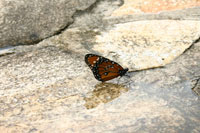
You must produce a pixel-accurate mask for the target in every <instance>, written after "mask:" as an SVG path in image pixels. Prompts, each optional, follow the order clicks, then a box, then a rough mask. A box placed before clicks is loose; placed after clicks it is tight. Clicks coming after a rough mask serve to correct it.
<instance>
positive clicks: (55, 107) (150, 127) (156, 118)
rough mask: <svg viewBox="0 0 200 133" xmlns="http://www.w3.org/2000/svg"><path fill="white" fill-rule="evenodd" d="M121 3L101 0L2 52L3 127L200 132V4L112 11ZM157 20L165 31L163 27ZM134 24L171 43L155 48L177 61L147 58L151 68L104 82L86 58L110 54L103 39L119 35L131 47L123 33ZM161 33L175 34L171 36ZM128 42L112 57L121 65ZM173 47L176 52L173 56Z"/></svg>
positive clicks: (0, 112)
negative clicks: (58, 29) (51, 32)
mask: <svg viewBox="0 0 200 133" xmlns="http://www.w3.org/2000/svg"><path fill="white" fill-rule="evenodd" d="M125 2H127V1H125ZM120 4H121V3H120V2H119V1H117V2H116V1H115V0H113V1H109V2H108V1H98V3H96V4H95V5H93V6H92V8H89V9H87V11H85V12H83V13H81V12H79V13H77V14H76V15H75V16H74V21H75V22H74V23H73V24H72V25H70V26H69V27H68V29H67V30H65V31H63V32H62V33H61V34H59V35H56V36H53V37H51V38H48V39H45V40H44V41H42V42H40V43H38V44H36V45H32V46H18V47H14V48H10V49H3V50H0V54H1V55H0V71H1V72H0V77H1V78H0V106H1V108H0V130H1V132H55V131H56V132H67V133H68V132H69V133H70V132H137V133H140V132H141V133H144V132H153V133H155V132H167V133H168V132H194V133H199V132H200V115H199V114H200V97H199V96H198V94H199V93H198V92H199V81H200V43H199V38H200V37H199V29H198V23H199V18H198V14H199V12H198V11H199V8H192V9H185V10H181V11H170V12H165V13H160V14H150V15H149V14H147V15H146V14H145V15H142V14H141V16H134V15H132V14H130V16H129V15H127V16H123V17H122V16H120V15H119V16H120V17H113V16H110V15H111V14H112V11H113V10H114V9H115V8H116V7H117V6H119V5H120ZM124 5H127V3H124ZM108 7H112V8H108ZM109 9H110V10H109ZM152 12H153V11H152ZM191 12H193V13H191ZM185 13H186V14H185ZM190 13H191V14H190ZM194 14H197V15H194ZM169 16H170V17H169ZM188 17H189V18H190V19H187V18H188ZM177 18H178V19H179V21H177ZM162 19H167V20H165V21H163V20H162ZM138 20H140V22H141V23H139V21H138ZM141 20H143V21H141ZM148 20H149V21H148ZM152 20H153V21H152ZM175 20H176V21H175ZM183 20H184V21H183ZM194 20H195V21H196V22H195V21H194ZM136 21H138V22H136ZM187 22H188V23H187ZM153 23H154V24H155V25H157V26H161V27H162V28H160V29H159V30H158V29H156V27H154V25H153ZM178 23H179V24H180V25H178ZM127 24H128V25H130V26H129V29H131V28H132V27H136V28H137V27H138V30H139V29H140V28H141V29H142V30H141V31H140V32H138V34H139V35H138V36H137V34H136V33H134V34H133V31H132V30H130V31H129V32H130V33H131V34H130V36H132V35H135V36H136V38H140V37H141V36H143V37H144V36H145V37H147V39H146V40H147V42H151V43H150V44H154V43H155V44H159V43H158V41H156V40H163V42H170V43H167V44H171V45H170V46H171V47H170V50H168V52H166V51H165V50H166V49H168V47H167V48H165V47H164V48H163V45H158V47H157V50H155V51H154V52H153V53H155V52H160V54H159V56H160V55H162V54H163V52H166V53H167V54H169V55H170V56H171V57H173V58H172V59H171V58H170V59H171V60H170V61H169V62H168V64H166V65H164V67H162V68H155V69H150V67H152V65H151V63H152V62H146V64H147V66H148V67H147V70H142V71H135V72H129V73H128V76H124V77H122V78H121V79H114V80H111V81H109V82H106V83H100V82H98V81H97V80H96V79H95V78H94V77H93V74H92V73H91V71H90V69H89V68H88V67H87V65H86V64H85V62H84V55H85V54H86V53H98V50H99V51H101V52H99V54H102V55H103V54H104V53H106V51H107V50H108V51H110V49H111V48H110V47H108V48H106V47H104V51H102V48H103V47H102V48H101V49H100V48H99V49H98V48H97V47H98V46H99V47H100V46H101V45H104V46H105V44H104V43H100V42H105V43H108V42H109V41H110V42H111V41H112V40H115V39H116V40H117V41H119V42H121V43H122V44H124V45H126V44H130V42H131V41H129V40H128V39H129V38H127V39H126V38H123V37H121V36H122V35H129V34H125V33H129V32H127V31H128V30H127V27H128V26H127ZM183 24H184V25H183ZM147 25H149V26H147ZM168 25H169V27H168V28H163V27H167V26H168ZM139 26H140V27H139ZM183 27H185V29H184V28H183ZM170 28H171V29H170ZM173 28H174V29H176V30H172V29H173ZM119 29H120V30H119ZM122 29H123V30H122ZM152 29H153V30H152ZM189 29H190V30H194V31H195V32H194V31H193V32H191V31H190V32H189ZM151 30H152V31H151ZM111 31H118V32H120V33H121V35H120V34H119V33H118V32H115V33H116V35H117V37H116V36H115V34H114V32H111ZM125 31H126V32H125ZM142 31H146V32H142ZM150 31H151V33H150ZM158 31H160V33H162V34H161V35H163V34H164V33H165V32H166V33H167V35H171V36H167V39H166V36H161V35H159V32H158ZM169 31H170V32H169ZM181 31H182V32H183V31H184V32H183V33H182V32H181ZM173 32H174V33H173ZM111 33H112V34H111ZM142 33H144V34H142ZM169 33H170V34H169ZM190 34H192V35H190ZM105 35H107V36H109V37H110V38H109V37H107V36H105ZM150 35H154V36H150ZM173 35H174V36H173ZM182 35H184V36H183V37H182ZM135 36H134V37H135ZM158 36H159V37H158ZM176 37H177V39H178V41H177V40H176ZM103 39H104V40H103ZM181 39H182V40H184V41H182V40H181ZM108 40H109V41H108ZM123 40H124V41H126V40H128V42H127V43H124V42H123ZM141 40H142V39H138V42H137V43H138V44H142V45H139V46H140V47H138V50H140V49H139V48H141V49H142V50H144V51H145V50H148V49H144V48H145V46H146V43H144V42H143V41H141ZM117 41H116V43H118V42H117ZM160 42H162V41H160ZM164 44H165V43H164ZM173 44H177V45H178V44H179V45H178V46H175V45H173ZM180 44H181V45H180ZM114 46H115V45H113V47H114ZM122 46H123V45H119V48H118V49H115V50H113V51H112V52H110V55H111V56H108V55H106V54H105V56H106V57H109V58H112V59H113V60H115V61H119V62H120V60H121V59H122V58H121V59H120V60H119V58H118V57H116V56H114V54H113V53H117V52H118V51H120V50H121V49H120V47H122ZM150 46H153V45H150ZM167 46H169V45H167ZM173 47H174V49H176V52H175V53H171V50H172V51H173ZM159 48H160V49H161V50H160V49H159ZM178 48H180V51H179V52H178V53H177V51H178V50H177V49H178ZM149 49H150V48H149ZM142 50H141V51H142ZM133 51H134V50H133ZM136 52H137V51H136ZM129 54H133V55H134V52H133V53H129ZM140 54H142V53H140ZM140 54H138V55H140ZM120 55H121V54H120ZM145 56H146V55H144V54H143V56H141V57H140V58H144V57H145ZM159 56H158V57H157V58H158V59H159V58H160V57H159ZM115 57H116V58H115ZM124 57H125V59H126V58H127V54H126V56H125V55H124ZM129 57H131V55H130V56H129ZM149 58H150V57H149ZM134 60H135V59H134ZM132 62H133V61H132V60H131V62H130V63H132ZM126 63H127V62H126V61H123V62H121V63H120V64H122V65H126ZM140 63H141V62H140ZM140 63H138V65H140ZM158 66H159V65H158ZM128 67H129V68H131V67H133V66H131V65H129V66H128ZM143 68H145V67H143ZM192 89H193V90H194V91H192ZM194 92H196V93H194Z"/></svg>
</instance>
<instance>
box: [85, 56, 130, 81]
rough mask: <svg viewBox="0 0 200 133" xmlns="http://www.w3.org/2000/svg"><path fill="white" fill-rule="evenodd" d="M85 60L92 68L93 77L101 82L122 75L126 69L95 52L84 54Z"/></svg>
mask: <svg viewBox="0 0 200 133" xmlns="http://www.w3.org/2000/svg"><path fill="white" fill-rule="evenodd" d="M85 62H86V64H87V65H88V66H89V67H90V69H91V70H92V72H93V74H94V77H95V78H96V79H97V80H99V81H102V82H104V81H108V80H111V79H114V78H116V77H118V76H124V75H125V74H126V72H127V71H128V68H126V69H124V68H123V67H122V66H120V65H119V64H118V63H116V62H114V61H111V60H109V59H107V58H105V57H102V56H99V55H95V54H87V55H85Z"/></svg>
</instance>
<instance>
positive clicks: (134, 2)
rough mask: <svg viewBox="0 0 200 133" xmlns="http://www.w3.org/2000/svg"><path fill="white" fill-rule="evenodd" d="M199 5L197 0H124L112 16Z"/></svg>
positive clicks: (156, 11)
mask: <svg viewBox="0 0 200 133" xmlns="http://www.w3.org/2000/svg"><path fill="white" fill-rule="evenodd" d="M195 6H200V1H199V0H148V1H141V0H124V4H123V6H121V7H120V8H119V9H117V10H115V11H114V12H113V13H112V16H123V15H130V14H141V13H158V12H161V11H170V10H179V9H184V8H191V7H195Z"/></svg>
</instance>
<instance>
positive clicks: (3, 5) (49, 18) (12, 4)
mask: <svg viewBox="0 0 200 133" xmlns="http://www.w3.org/2000/svg"><path fill="white" fill-rule="evenodd" d="M94 3H95V0H89V1H88V0H81V1H80V0H73V1H71V0H63V1H59V0H56V1H46V0H40V1H34V0H29V1H17V0H12V1H8V0H1V1H0V9H1V10H0V16H1V17H0V47H4V46H11V45H20V44H33V43H35V42H38V41H40V40H42V39H44V38H47V37H49V36H52V35H54V34H56V33H58V32H60V31H61V30H62V29H64V28H66V27H67V26H68V25H69V24H70V23H72V22H73V18H72V17H73V15H74V14H75V12H76V11H77V10H85V9H86V8H88V7H89V6H91V5H92V4H94Z"/></svg>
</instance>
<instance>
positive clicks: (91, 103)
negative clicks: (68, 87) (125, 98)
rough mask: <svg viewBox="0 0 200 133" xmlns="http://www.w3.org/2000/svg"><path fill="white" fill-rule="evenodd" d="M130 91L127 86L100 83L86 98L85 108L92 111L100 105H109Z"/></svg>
mask: <svg viewBox="0 0 200 133" xmlns="http://www.w3.org/2000/svg"><path fill="white" fill-rule="evenodd" d="M128 90H129V89H128V88H127V87H126V86H125V85H120V84H113V83H100V84H97V85H95V89H94V91H93V92H91V93H89V94H88V97H85V98H84V100H85V105H84V106H85V107H86V108H87V109H92V108H95V107H97V106H98V105H99V104H100V103H108V102H110V101H112V100H113V99H115V98H117V97H119V96H120V95H121V94H122V93H123V92H127V91H128Z"/></svg>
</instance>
